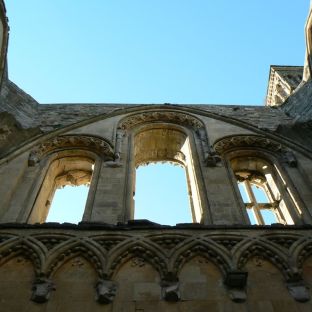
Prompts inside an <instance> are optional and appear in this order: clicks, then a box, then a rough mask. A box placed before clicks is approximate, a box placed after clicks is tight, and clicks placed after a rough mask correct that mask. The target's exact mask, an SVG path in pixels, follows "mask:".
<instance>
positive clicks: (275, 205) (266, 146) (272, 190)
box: [214, 135, 312, 225]
mask: <svg viewBox="0 0 312 312" xmlns="http://www.w3.org/2000/svg"><path fill="white" fill-rule="evenodd" d="M214 149H215V151H216V153H217V154H219V155H221V156H222V157H224V159H225V162H227V167H228V169H229V170H230V174H231V175H232V181H233V184H234V188H235V192H236V194H237V198H238V201H239V202H240V205H241V209H242V211H243V214H244V217H245V220H246V222H247V223H249V218H248V216H247V208H251V210H252V211H253V212H254V215H255V218H256V221H257V223H256V224H258V225H264V224H266V223H265V222H264V221H263V220H262V216H261V213H260V211H261V209H271V211H273V212H274V215H275V218H276V221H275V222H276V223H282V224H290V225H291V224H303V223H309V222H310V221H311V218H312V216H311V214H310V212H309V210H308V209H307V207H306V205H305V203H304V202H303V201H302V199H301V198H300V196H299V194H298V192H297V191H296V187H295V186H294V183H293V182H292V180H291V178H290V176H289V174H288V170H286V169H287V168H285V165H287V166H289V167H296V166H297V159H296V157H295V155H294V154H293V152H292V150H290V149H289V148H287V147H286V146H285V145H283V144H282V143H280V142H279V141H277V140H273V139H271V138H266V137H264V136H259V135H235V136H228V137H224V138H222V139H220V140H218V141H217V142H215V143H214ZM243 166H245V167H244V168H242V167H243ZM257 180H258V182H257V183H255V181H257ZM237 182H241V183H242V184H244V185H245V187H246V188H249V189H250V187H247V186H248V185H250V183H254V184H257V185H258V187H261V188H262V189H263V191H264V193H265V194H266V195H267V197H268V199H269V203H268V204H270V205H268V207H264V208H261V205H251V206H252V207H250V206H248V205H246V203H244V202H243V200H242V197H241V193H240V191H239V189H238V187H237ZM246 182H247V184H248V185H246ZM247 193H249V194H248V196H249V197H250V196H252V194H251V195H250V193H252V190H251V189H250V190H249V192H247ZM253 202H254V200H251V199H250V203H253ZM264 206H265V205H264ZM257 211H258V212H257Z"/></svg>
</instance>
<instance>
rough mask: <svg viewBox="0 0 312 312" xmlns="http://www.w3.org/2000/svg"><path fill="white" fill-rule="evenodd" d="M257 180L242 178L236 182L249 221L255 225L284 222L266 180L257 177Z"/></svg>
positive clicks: (277, 202)
mask: <svg viewBox="0 0 312 312" xmlns="http://www.w3.org/2000/svg"><path fill="white" fill-rule="evenodd" d="M257 180H258V181H257V182H255V181H253V180H251V181H250V180H249V179H244V180H243V181H240V182H238V185H239V190H240V193H241V196H242V199H243V201H244V203H245V206H246V209H247V214H248V217H249V220H250V223H251V224H257V225H271V224H273V223H283V224H285V220H284V219H283V216H282V215H281V213H280V211H279V209H278V204H279V201H275V200H274V199H273V198H272V196H271V193H272V192H270V188H269V186H268V184H267V183H266V181H263V180H262V181H261V182H259V178H257Z"/></svg>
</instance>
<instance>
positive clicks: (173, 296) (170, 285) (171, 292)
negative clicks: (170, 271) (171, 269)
mask: <svg viewBox="0 0 312 312" xmlns="http://www.w3.org/2000/svg"><path fill="white" fill-rule="evenodd" d="M161 297H162V298H163V299H164V300H166V301H169V302H177V301H179V300H180V299H181V294H180V289H179V280H178V279H177V278H175V277H173V276H167V277H166V278H164V279H163V280H162V282H161Z"/></svg>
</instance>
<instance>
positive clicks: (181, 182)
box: [134, 162, 192, 225]
mask: <svg viewBox="0 0 312 312" xmlns="http://www.w3.org/2000/svg"><path fill="white" fill-rule="evenodd" d="M189 200H190V199H189V195H188V187H187V179H186V172H185V169H184V168H183V167H182V166H179V165H175V164H169V163H159V162H158V163H155V164H149V165H148V166H139V167H138V168H137V170H136V192H135V214H134V217H135V219H148V220H150V221H153V222H156V223H160V224H166V225H176V224H177V223H191V222H192V216H191V209H190V203H189Z"/></svg>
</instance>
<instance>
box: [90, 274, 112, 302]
mask: <svg viewBox="0 0 312 312" xmlns="http://www.w3.org/2000/svg"><path fill="white" fill-rule="evenodd" d="M95 289H96V295H95V300H96V301H97V302H98V303H101V304H109V303H112V302H113V300H114V298H115V296H116V291H117V285H116V284H115V283H114V282H112V281H110V280H105V279H101V280H99V281H98V282H97V284H96V286H95Z"/></svg>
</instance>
